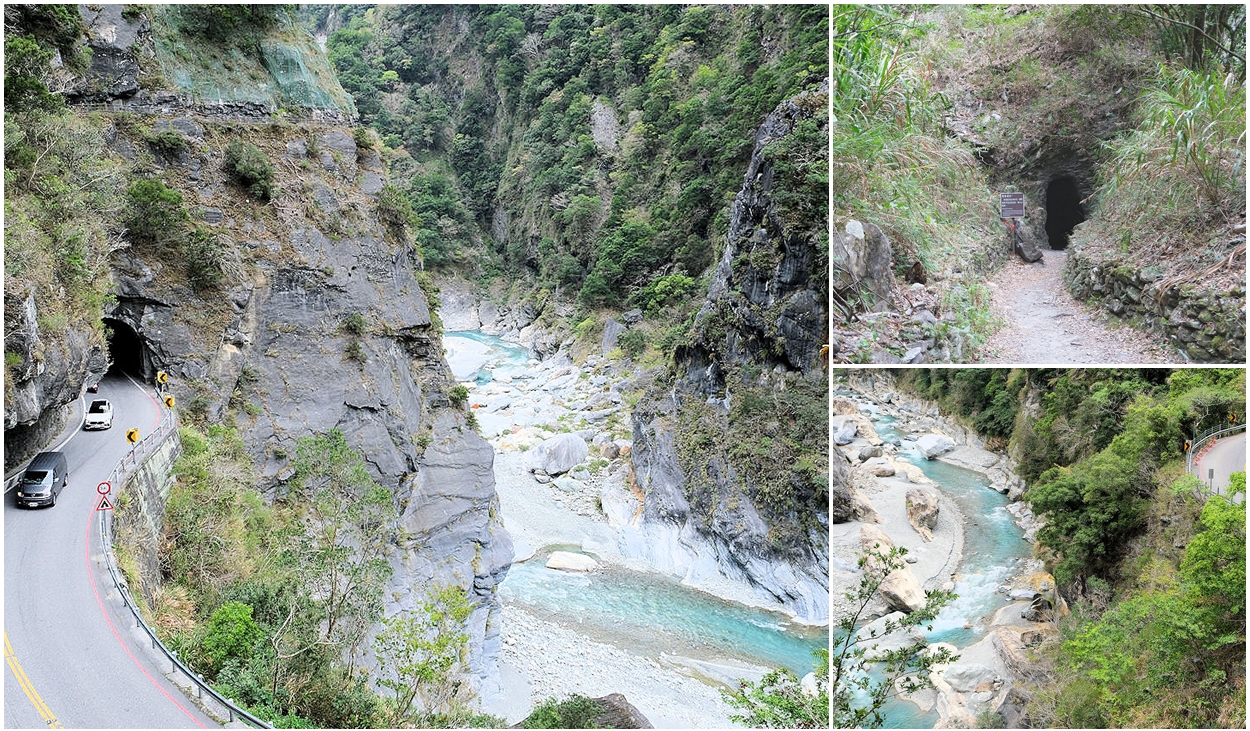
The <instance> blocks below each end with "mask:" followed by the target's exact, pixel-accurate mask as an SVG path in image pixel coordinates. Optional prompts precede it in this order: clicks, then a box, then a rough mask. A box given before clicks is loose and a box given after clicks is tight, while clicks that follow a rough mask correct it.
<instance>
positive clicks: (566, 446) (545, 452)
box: [528, 434, 590, 475]
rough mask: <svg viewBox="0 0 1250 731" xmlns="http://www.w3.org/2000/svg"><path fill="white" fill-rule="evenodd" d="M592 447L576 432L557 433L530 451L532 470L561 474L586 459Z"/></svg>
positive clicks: (530, 466)
mask: <svg viewBox="0 0 1250 731" xmlns="http://www.w3.org/2000/svg"><path fill="white" fill-rule="evenodd" d="M588 454H590V448H589V447H587V446H586V442H585V440H583V439H582V438H581V437H579V436H578V435H576V434H557V435H555V436H554V437H552V438H550V439H548V440H547V441H545V442H543V443H542V444H539V445H538V446H537V447H535V448H534V449H531V450H530V452H529V455H528V457H529V460H528V461H529V468H530V471H531V472H538V471H541V472H544V473H546V474H548V475H560V474H564V473H565V472H568V471H569V470H571V469H573V468H574V467H576V466H577V465H579V464H581V463H582V462H585V461H586V456H587V455H588Z"/></svg>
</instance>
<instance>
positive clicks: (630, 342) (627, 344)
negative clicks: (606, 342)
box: [616, 330, 647, 358]
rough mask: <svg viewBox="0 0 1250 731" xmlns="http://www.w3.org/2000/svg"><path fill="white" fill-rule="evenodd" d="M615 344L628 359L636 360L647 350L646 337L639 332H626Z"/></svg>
mask: <svg viewBox="0 0 1250 731" xmlns="http://www.w3.org/2000/svg"><path fill="white" fill-rule="evenodd" d="M616 342H617V344H618V345H620V346H621V350H623V351H625V354H626V355H628V356H629V357H630V358H637V357H638V356H640V355H642V351H644V350H646V349H647V335H646V333H644V332H643V331H641V330H626V331H625V332H623V333H621V334H620V337H618V338H617V340H616Z"/></svg>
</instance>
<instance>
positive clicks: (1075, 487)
mask: <svg viewBox="0 0 1250 731" xmlns="http://www.w3.org/2000/svg"><path fill="white" fill-rule="evenodd" d="M899 384H900V386H901V387H903V388H904V389H905V390H907V391H910V392H912V393H915V394H916V395H918V396H921V397H924V398H928V399H933V400H936V401H937V402H938V403H940V404H941V405H942V408H943V409H944V410H946V411H948V412H949V413H953V414H956V415H958V416H959V417H961V418H963V419H966V420H967V421H968V422H969V423H970V425H972V426H974V428H975V429H976V430H977V431H978V432H979V433H981V434H982V435H984V436H986V437H988V438H989V440H990V442H991V443H997V444H998V446H1000V447H1007V448H1008V449H1009V450H1010V452H1011V454H1012V455H1013V457H1014V458H1015V459H1016V462H1017V471H1018V472H1019V473H1020V475H1021V476H1022V477H1024V478H1025V480H1026V482H1027V484H1028V491H1027V492H1026V493H1025V496H1024V500H1026V501H1028V502H1029V504H1030V505H1031V506H1032V508H1033V511H1034V512H1035V514H1036V515H1037V516H1038V517H1039V518H1040V519H1041V520H1042V521H1043V522H1044V527H1043V528H1042V529H1041V530H1040V531H1039V532H1038V542H1039V546H1040V548H1041V554H1040V555H1041V557H1042V558H1044V559H1045V560H1046V562H1047V564H1048V567H1049V568H1050V569H1051V570H1052V572H1053V573H1054V575H1055V579H1056V581H1057V582H1058V584H1059V586H1060V589H1061V591H1062V592H1063V593H1064V596H1065V597H1066V598H1068V599H1069V602H1070V604H1071V606H1072V610H1073V613H1072V616H1071V617H1070V618H1067V619H1063V620H1060V630H1061V633H1062V638H1063V641H1062V642H1061V643H1059V644H1057V645H1055V646H1054V648H1053V649H1052V650H1051V651H1050V652H1049V654H1048V655H1047V656H1046V657H1044V658H1042V661H1043V662H1044V663H1047V664H1048V667H1049V668H1050V673H1049V679H1048V680H1047V682H1045V683H1042V684H1040V686H1039V687H1038V688H1037V689H1036V691H1037V692H1036V700H1035V702H1034V703H1033V704H1032V705H1031V706H1030V711H1029V712H1030V714H1031V715H1032V718H1033V719H1034V721H1036V722H1037V723H1039V724H1044V725H1046V726H1060V727H1073V728H1104V727H1139V728H1150V727H1155V728H1159V727H1162V728H1193V727H1198V728H1201V727H1224V728H1242V727H1244V725H1245V713H1246V705H1245V630H1246V614H1245V612H1246V609H1245V550H1246V549H1245V502H1244V496H1245V492H1244V491H1245V477H1244V474H1241V475H1234V484H1233V487H1232V489H1231V490H1230V491H1229V493H1228V498H1227V499H1226V497H1225V496H1222V495H1211V494H1210V493H1209V492H1208V491H1207V490H1206V489H1205V488H1204V486H1203V484H1202V483H1201V482H1200V481H1199V480H1198V479H1197V478H1195V477H1193V476H1191V475H1188V474H1186V472H1185V462H1184V452H1183V450H1184V445H1185V442H1186V440H1189V439H1192V438H1194V437H1195V436H1197V435H1200V434H1202V433H1204V432H1206V431H1208V430H1209V429H1211V428H1213V427H1218V426H1220V425H1228V424H1229V423H1230V421H1232V422H1236V421H1241V422H1243V423H1244V419H1245V414H1244V408H1245V403H1246V391H1245V372H1244V371H1243V370H1240V369H1224V370H1218V369H1217V370H1205V369H1204V370H1198V369H1193V370H1171V369H1155V370H1134V369H1110V368H1108V369H1011V370H989V369H960V370H931V369H916V370H910V371H906V372H903V373H902V374H901V375H900V376H899ZM1238 491H1240V496H1241V497H1240V498H1239V499H1238V498H1237V495H1238ZM1130 637H1132V638H1135V639H1134V640H1133V641H1129V638H1130ZM1143 640H1144V641H1143Z"/></svg>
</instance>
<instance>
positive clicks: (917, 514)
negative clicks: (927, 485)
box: [906, 487, 938, 543]
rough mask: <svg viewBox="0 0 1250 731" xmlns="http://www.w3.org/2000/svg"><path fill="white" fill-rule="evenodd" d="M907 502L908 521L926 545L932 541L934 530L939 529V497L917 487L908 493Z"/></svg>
mask: <svg viewBox="0 0 1250 731" xmlns="http://www.w3.org/2000/svg"><path fill="white" fill-rule="evenodd" d="M906 500H907V521H908V522H909V523H911V527H912V528H915V529H916V532H917V533H919V534H920V537H921V538H923V539H924V540H925V542H926V543H928V542H929V541H932V540H933V529H934V528H936V527H937V519H938V496H937V495H936V494H934V493H932V492H930V491H929V490H923V489H921V488H918V487H917V488H913V489H911V490H908V491H907V497H906Z"/></svg>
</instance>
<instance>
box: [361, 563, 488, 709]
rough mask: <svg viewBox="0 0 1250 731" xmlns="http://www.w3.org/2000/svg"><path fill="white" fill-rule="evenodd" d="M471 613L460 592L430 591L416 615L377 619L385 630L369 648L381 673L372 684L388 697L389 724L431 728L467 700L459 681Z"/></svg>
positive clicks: (448, 589) (442, 588)
mask: <svg viewBox="0 0 1250 731" xmlns="http://www.w3.org/2000/svg"><path fill="white" fill-rule="evenodd" d="M472 611H473V605H472V604H471V603H470V602H469V598H468V597H467V596H466V595H465V592H464V590H463V589H461V588H459V587H457V586H435V587H431V588H430V589H429V590H428V593H427V596H426V600H425V601H424V602H423V603H422V604H421V607H420V610H419V611H416V612H407V613H404V614H399V615H396V616H394V617H389V618H387V619H383V620H382V625H383V626H384V627H385V629H384V630H383V631H382V633H381V634H379V635H378V638H377V641H376V643H375V645H374V648H375V650H376V652H377V655H378V661H379V664H380V666H381V669H382V674H381V675H380V676H379V677H378V679H377V681H376V682H377V684H378V685H379V686H381V687H383V688H386V689H388V690H390V691H391V693H393V697H392V699H391V702H392V705H391V713H392V718H391V719H390V720H391V722H392V723H393V724H395V725H397V726H402V725H405V724H413V725H416V726H430V725H435V724H431V723H429V722H430V721H435V720H436V719H437V718H438V716H439V715H440V714H442V715H446V714H451V713H453V712H454V711H455V710H456V706H457V705H463V703H464V702H466V701H467V700H468V699H467V698H466V697H465V695H466V693H467V686H466V685H465V684H464V683H463V682H462V678H461V676H462V675H463V672H464V666H465V663H466V661H467V659H468V643H469V634H468V632H466V631H465V623H466V622H467V621H468V618H469V614H471V613H472ZM421 721H425V723H422V722H421Z"/></svg>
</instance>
